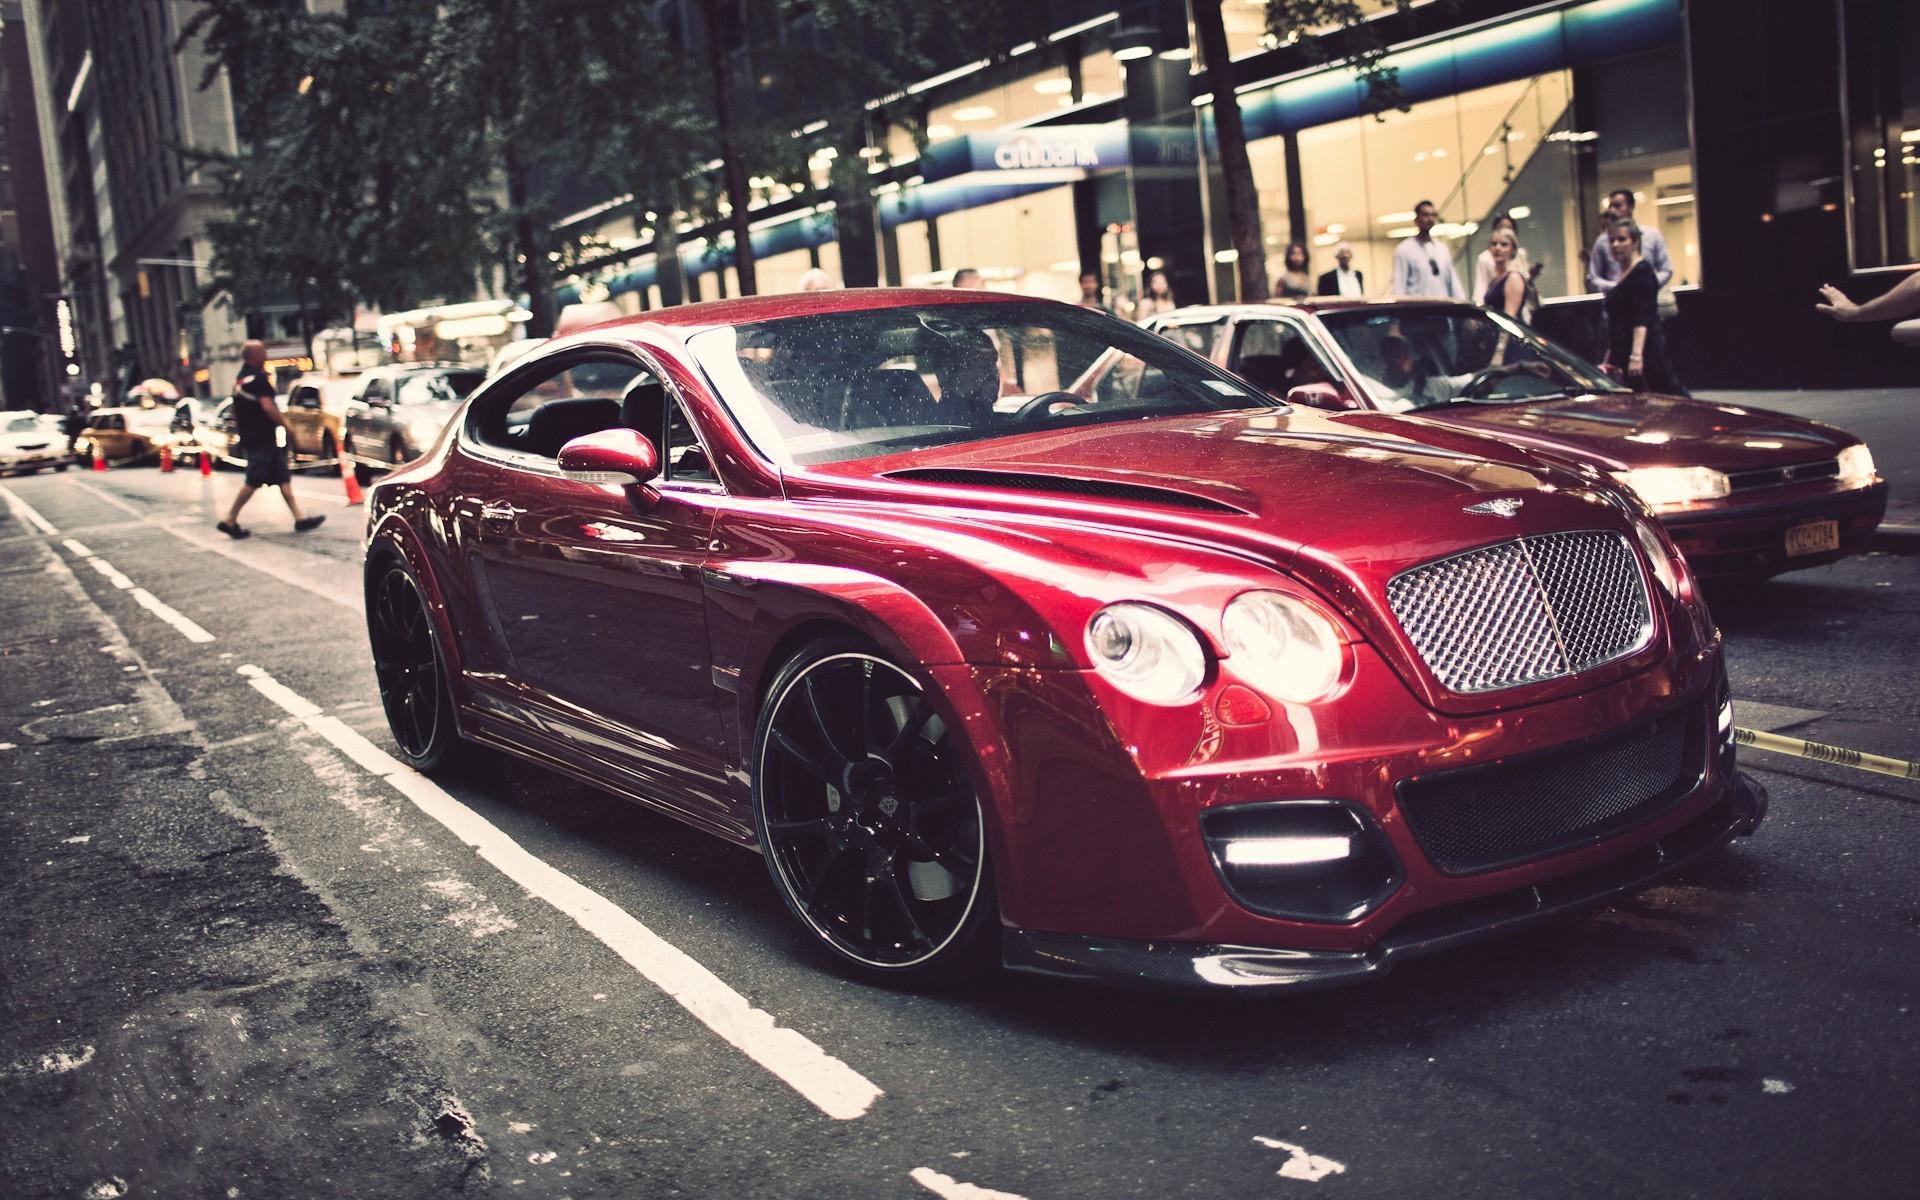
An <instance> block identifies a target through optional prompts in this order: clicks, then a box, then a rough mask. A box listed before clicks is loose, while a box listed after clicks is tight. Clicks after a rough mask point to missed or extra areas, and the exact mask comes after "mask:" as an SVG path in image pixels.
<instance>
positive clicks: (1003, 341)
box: [365, 289, 1765, 989]
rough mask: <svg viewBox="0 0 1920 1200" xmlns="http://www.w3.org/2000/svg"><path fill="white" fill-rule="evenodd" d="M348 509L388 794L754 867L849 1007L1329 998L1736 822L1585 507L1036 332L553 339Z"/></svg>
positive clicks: (1740, 793)
mask: <svg viewBox="0 0 1920 1200" xmlns="http://www.w3.org/2000/svg"><path fill="white" fill-rule="evenodd" d="M1009 363H1010V364H1011V374H1010V375H1009V374H1007V367H1008V364H1009ZM1088 363H1100V364H1102V365H1103V367H1104V368H1105V369H1104V371H1103V373H1102V374H1101V375H1100V376H1099V377H1098V378H1096V377H1095V375H1094V374H1093V373H1091V372H1086V371H1084V370H1081V369H1080V367H1081V366H1083V365H1084V364H1088ZM368 505H369V513H368V517H369V526H368V541H367V547H368V548H367V555H366V568H365V571H366V574H365V583H366V597H367V605H366V609H367V617H368V626H369V634H370V638H371V643H372V650H373V663H374V669H375V675H376V678H377V679H378V681H379V687H380V694H381V699H382V701H383V703H384V705H385V708H386V714H387V719H388V723H389V726H390V728H391V729H392V732H393V736H394V740H395V742H396V744H397V746H398V748H399V752H400V754H401V755H402V756H403V757H404V758H405V759H406V761H407V762H409V763H410V764H413V765H414V766H416V767H419V768H421V769H425V770H433V769H438V768H440V767H443V766H446V765H448V764H449V763H450V762H451V761H452V760H454V759H456V758H457V757H459V756H460V755H461V754H462V752H463V748H464V747H465V746H466V743H467V742H468V741H473V742H481V743H485V744H489V745H492V746H496V747H500V748H503V749H505V750H508V751H511V752H513V753H515V754H518V755H521V756H524V757H526V758H528V759H531V760H533V761H535V762H538V763H542V764H545V765H548V766H550V767H553V768H556V769H559V770H561V771H565V772H567V773H569V774H571V775H573V776H576V777H578V778H580V779H583V780H586V781H588V782H591V783H594V784H597V785H599V786H602V787H605V788H607V789H609V790H611V791H613V792H616V793H618V794H620V795H623V796H626V797H628V798H630V799H632V800H634V801H636V802H638V803H640V804H643V805H646V806H649V807H651V808H653V809H655V810H657V811H659V812H663V813H666V814H668V815H670V816H673V817H675V818H677V819H679V820H682V821H685V822H687V823H689V824H692V825H694V826H697V827H699V828H701V829H704V830H707V831H709V832H711V833H713V834H716V835H718V836H720V837H722V838H726V839H728V840H730V841H732V842H734V843H736V844H738V845H740V846H742V847H746V848H753V849H757V850H758V851H760V853H761V854H762V855H763V857H764V860H765V863H766V867H767V870H768V873H769V877H770V878H771V880H772V883H773V886H774V887H775V889H776V890H777V891H778V893H779V895H780V896H781V897H782V899H783V900H784V901H785V903H786V905H787V907H788V908H789V910H790V911H791V912H792V914H793V916H794V918H795V920H796V922H797V923H798V925H799V927H800V928H801V929H803V930H805V933H806V936H807V937H808V938H809V939H810V940H812V941H813V942H814V943H816V944H817V945H818V946H819V947H820V948H822V949H823V950H824V951H825V952H827V953H830V954H831V955H832V956H834V958H835V959H836V960H837V961H838V962H840V963H841V964H843V965H845V966H846V967H848V968H849V969H851V970H854V971H857V972H859V973H861V974H863V975H865V976H867V977H870V978H876V979H916V978H925V977H928V976H931V975H944V974H951V973H955V972H959V971H963V970H965V969H967V968H970V967H973V966H976V965H978V963H979V962H980V961H981V960H982V959H985V960H988V961H991V960H992V959H994V958H996V957H998V958H1000V959H1002V960H1003V961H1005V962H1006V963H1007V964H1009V965H1011V966H1014V967H1017V968H1019V969H1023V970H1031V971H1039V972H1047V973H1052V974H1058V975H1066V976H1072V977H1077V978H1098V979H1106V980H1111V981H1116V982H1126V983H1131V984H1151V985H1168V986H1171V985H1178V986H1189V987H1222V988H1243V989H1259V988H1275V987H1300V986H1316V985H1321V986H1324V985H1328V984H1334V983H1344V982H1352V981H1356V980H1360V979H1364V978H1368V977H1370V976H1374V975H1377V974H1379V973H1380V972H1382V971H1385V970H1386V969H1388V968H1389V967H1391V966H1393V965H1394V964H1395V963H1397V962H1399V961H1401V960H1402V959H1406V958H1411V957H1414V956H1416V955H1420V954H1425V953H1429V952H1433V951H1438V950H1441V949H1444V948H1446V947H1449V946H1453V945H1457V944H1459V943H1461V942H1463V941H1467V940H1471V939H1472V938H1475V937H1481V936H1488V935H1492V934H1495V933H1498V932H1501V931H1504V930H1508V929H1513V928H1516V927H1519V926H1521V925H1524V924H1527V923H1529V922H1532V921H1537V920H1541V919H1545V918H1547V917H1549V916H1551V915H1553V914H1555V913H1561V912H1566V911H1570V910H1572V909H1576V908H1579V907H1581V906H1583V905H1588V904H1592V903H1596V902H1598V901H1600V900H1603V899H1605V898H1607V897H1611V896H1616V895H1619V894H1622V893H1624V892H1627V891H1631V890H1633V889H1636V888H1639V887H1643V886H1645V885H1646V884H1647V883H1649V882H1650V881H1652V880H1654V879H1657V878H1660V877H1662V876H1664V875H1665V874H1666V873H1668V872H1670V871H1673V870H1675V869H1677V868H1679V867H1680V866H1681V865H1682V864H1684V863H1686V862H1688V861H1689V860H1691V859H1693V858H1695V857H1697V856H1699V855H1702V854H1706V853H1709V852H1711V851H1712V850H1713V849H1714V848H1716V847H1717V846H1719V845H1720V844H1721V843H1722V842H1723V841H1725V840H1726V839H1727V838H1728V837H1730V836H1733V835H1735V834H1738V833H1746V832H1751V831H1752V830H1753V828H1754V827H1755V826H1756V825H1757V824H1758V822H1759V821H1760V818H1761V816H1762V813H1763V811H1764V807H1765V796H1764V793H1763V792H1761V791H1760V790H1759V789H1758V788H1757V787H1755V786H1754V785H1753V784H1751V783H1750V782H1749V781H1747V780H1746V779H1745V778H1744V777H1743V776H1742V775H1741V774H1740V773H1739V772H1737V771H1736V769H1735V749H1734V742H1733V708H1732V700H1731V697H1730V696H1729V694H1728V691H1727V682H1726V672H1725V670H1724V668H1723V665H1722V658H1721V643H1720V635H1719V632H1718V631H1717V630H1716V629H1715V628H1714V626H1713V622H1712V621H1711V619H1710V618H1709V617H1708V616H1707V612H1706V608H1705V606H1704V604H1703V603H1702V602H1701V599H1700V597H1699V594H1698V592H1697V590H1696V588H1695V585H1694V580H1693V578H1692V576H1691V574H1690V573H1689V572H1688V570H1687V567H1686V563H1685V560H1684V559H1682V557H1681V556H1680V555H1679V554H1678V553H1677V552H1676V551H1675V549H1674V547H1673V544H1672V543H1671V541H1669V540H1668V539H1667V538H1666V536H1665V535H1664V534H1663V533H1662V532H1661V531H1660V529H1659V526H1658V525H1657V523H1656V522H1654V521H1653V520H1652V518H1651V516H1650V515H1649V514H1648V512H1647V510H1646V508H1645V507H1644V506H1643V505H1642V504H1641V503H1640V502H1639V501H1638V500H1636V499H1635V498H1634V497H1633V496H1631V495H1630V494H1629V493H1627V492H1625V491H1623V490H1621V489H1620V488H1618V487H1617V486H1615V485H1614V483H1613V482H1612V481H1611V480H1610V479H1608V478H1607V477H1606V476H1605V475H1604V474H1602V473H1600V472H1597V471H1594V470H1592V469H1590V468H1581V467H1569V466H1566V465H1556V464H1553V463H1551V462H1548V461H1546V460H1543V459H1541V458H1538V457H1536V456H1534V455H1532V454H1530V453H1528V452H1527V451H1525V450H1521V449H1518V448H1516V447H1514V446H1511V445H1509V444H1506V443H1505V442H1503V441H1501V440H1498V439H1495V438H1488V437H1483V436H1480V435H1477V434H1473V433H1468V432H1466V431H1463V430H1460V429H1455V428H1450V427H1448V426H1445V425H1441V424H1439V423H1436V422H1430V421H1417V420H1408V419H1405V418H1400V417H1394V416H1390V415H1385V414H1382V415H1379V416H1377V417H1376V418H1374V419H1373V420H1372V422H1371V423H1370V424H1369V425H1368V426H1367V427H1365V428H1361V427H1356V426H1355V425H1351V424H1345V423H1342V422H1340V421H1337V420H1333V419H1330V418H1329V417H1328V416H1327V415H1325V414H1323V413H1318V412H1315V411H1314V410H1313V409H1311V408H1307V407H1301V406H1289V405H1286V404H1283V403H1281V402H1279V401H1276V400H1272V399H1269V398H1268V397H1266V396H1264V395H1261V394H1260V393H1259V392H1258V391H1256V390H1255V389H1254V388H1252V387H1250V386H1249V385H1247V384H1246V383H1245V382H1243V381H1242V380H1240V379H1238V378H1236V377H1234V376H1232V375H1230V374H1228V373H1227V372H1226V371H1224V370H1222V369H1220V368H1219V367H1216V366H1214V365H1212V364H1210V363H1208V362H1206V361H1205V360H1204V359H1201V358H1198V357H1195V356H1193V355H1191V354H1188V353H1186V352H1184V351H1182V350H1180V349H1179V348H1177V347H1175V346H1173V345H1170V344H1169V343H1167V342H1166V341H1164V340H1163V339H1160V338H1157V337H1154V336H1153V335H1151V334H1150V333H1148V332H1146V331H1145V330H1141V329H1138V328H1136V327H1134V326H1132V325H1129V324H1127V323H1125V322H1122V321H1118V320H1115V319H1113V318H1112V317H1109V316H1106V315H1104V314H1098V313H1093V312H1089V311H1087V310H1085V309H1080V308H1073V307H1069V306H1066V305H1061V304H1054V303H1051V302H1048V301H1039V300H1025V299H1016V298H1010V297H1004V296H996V295H994V294H991V293H987V292H975V291H955V290H951V289H949V290H945V291H938V292H933V291H884V290H876V289H860V290H848V291H838V292H816V293H812V294H809V295H805V296H786V297H769V298H759V299H748V300H737V301H721V302H717V303H712V304H695V305H688V306H682V307H676V308H670V309H665V310H661V311H659V312H657V313H652V314H648V316H647V317H645V318H636V319H633V320H631V321H629V322H627V323H625V324H622V325H604V326H600V327H597V328H595V329H593V330H591V331H587V332H584V333H581V334H578V335H575V336H571V337H562V338H556V339H554V340H553V341H551V342H549V343H547V344H546V345H543V346H541V347H540V348H539V349H537V350H535V351H533V352H531V353H530V354H529V355H528V356H527V357H526V358H525V359H523V360H521V361H520V362H518V363H516V364H514V365H513V366H512V367H511V368H510V369H509V370H507V371H506V372H504V373H503V374H501V375H499V376H497V377H496V378H494V379H492V380H490V381H488V382H487V383H486V384H485V385H484V386H483V387H481V388H480V389H479V390H478V391H477V392H476V393H475V394H474V396H473V397H472V398H471V399H470V400H469V401H468V403H467V404H466V406H465V407H464V408H463V409H462V410H461V412H460V414H459V415H458V416H457V417H456V418H455V419H454V422H453V425H452V427H451V428H450V430H449V432H448V434H447V435H446V436H443V437H442V438H441V439H440V440H439V441H438V442H437V443H436V444H435V445H434V447H433V448H432V449H431V450H429V451H428V453H427V455H426V456H425V457H424V458H423V459H421V460H420V461H419V462H417V463H415V464H413V465H412V466H409V467H407V468H406V469H404V470H402V471H398V472H395V473H394V474H392V475H391V476H389V477H388V478H386V479H384V480H381V481H380V482H378V483H376V484H375V485H374V486H373V488H372V491H371V494H370V496H369V500H368ZM1489 612H1493V613H1498V614H1499V616H1500V619H1499V620H1497V621H1489V620H1487V618H1486V614H1488V613H1489Z"/></svg>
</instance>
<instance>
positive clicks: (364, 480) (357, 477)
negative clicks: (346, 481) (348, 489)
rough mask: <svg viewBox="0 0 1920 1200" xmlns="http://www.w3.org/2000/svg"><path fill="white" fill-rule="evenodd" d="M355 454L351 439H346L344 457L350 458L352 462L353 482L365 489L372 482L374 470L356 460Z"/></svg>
mask: <svg viewBox="0 0 1920 1200" xmlns="http://www.w3.org/2000/svg"><path fill="white" fill-rule="evenodd" d="M355 453H356V452H355V449H354V444H353V439H352V438H348V439H347V448H346V455H347V457H348V458H352V459H353V460H354V463H353V481H354V482H355V483H357V484H359V485H360V486H361V487H366V486H367V485H368V484H370V483H372V482H373V477H374V470H373V468H372V467H370V466H368V465H367V464H366V463H363V462H361V461H360V460H359V459H358V458H356V457H355Z"/></svg>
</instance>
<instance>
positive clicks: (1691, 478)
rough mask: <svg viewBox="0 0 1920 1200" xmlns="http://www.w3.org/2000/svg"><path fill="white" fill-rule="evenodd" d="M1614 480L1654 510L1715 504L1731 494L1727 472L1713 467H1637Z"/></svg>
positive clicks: (1619, 473)
mask: <svg viewBox="0 0 1920 1200" xmlns="http://www.w3.org/2000/svg"><path fill="white" fill-rule="evenodd" d="M1613 477H1614V478H1615V479H1616V480H1618V481H1619V482H1621V483H1622V484H1625V485H1626V486H1627V487H1629V488H1631V489H1633V491H1634V492H1635V494H1637V495H1638V496H1639V497H1640V498H1641V499H1642V500H1645V501H1646V502H1647V504H1648V505H1650V506H1651V507H1653V508H1668V507H1672V506H1673V505H1677V504H1690V503H1692V502H1694V501H1697V500H1718V499H1719V498H1720V497H1722V496H1725V495H1727V494H1728V493H1729V492H1731V491H1732V490H1733V488H1732V485H1731V484H1729V483H1728V482H1727V476H1726V472H1724V471H1716V470H1714V469H1713V468H1712V467H1637V468H1635V469H1633V470H1631V471H1615V472H1614V473H1613Z"/></svg>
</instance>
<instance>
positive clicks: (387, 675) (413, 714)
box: [367, 562, 464, 771]
mask: <svg viewBox="0 0 1920 1200" xmlns="http://www.w3.org/2000/svg"><path fill="white" fill-rule="evenodd" d="M368 600H369V603H368V606H367V626H368V633H369V635H370V639H371V641H372V645H373V673H374V678H375V679H376V680H378V681H379V684H380V703H381V705H382V706H383V707H384V708H385V709H386V713H387V727H388V728H389V729H390V730H392V732H393V740H394V744H395V745H397V746H398V747H399V748H400V757H401V758H402V759H403V760H404V761H405V762H406V763H407V765H408V766H410V767H413V768H415V769H416V770H420V771H434V770H438V769H440V768H441V767H445V766H449V765H452V763H453V762H454V761H455V760H456V759H457V758H458V757H459V756H460V754H461V752H462V749H463V746H464V744H463V743H462V742H461V741H460V734H459V732H458V731H457V730H456V729H455V727H454V721H453V694H452V691H451V689H450V688H449V686H448V681H447V672H446V660H445V659H444V658H442V657H441V655H440V647H439V643H438V642H436V641H435V639H434V636H433V618H432V617H431V616H430V615H429V614H428V612H427V602H426V597H425V596H423V595H422V594H421V591H420V585H419V583H418V582H417V581H416V580H415V579H414V577H413V573H412V572H411V571H409V570H407V569H406V568H405V567H403V566H401V565H399V564H398V563H393V562H389V563H388V564H387V565H386V566H385V567H384V568H383V569H382V570H381V571H380V573H379V575H378V577H377V578H376V580H375V582H374V586H373V591H372V594H371V595H370V596H369V597H368Z"/></svg>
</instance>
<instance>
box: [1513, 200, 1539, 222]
mask: <svg viewBox="0 0 1920 1200" xmlns="http://www.w3.org/2000/svg"><path fill="white" fill-rule="evenodd" d="M1507 215H1508V216H1510V217H1512V218H1513V219H1514V220H1516V221H1524V220H1526V219H1527V218H1528V217H1530V216H1532V215H1533V209H1531V208H1529V207H1528V206H1526V205H1524V204H1516V205H1514V206H1513V207H1512V208H1510V209H1508V210H1507Z"/></svg>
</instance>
